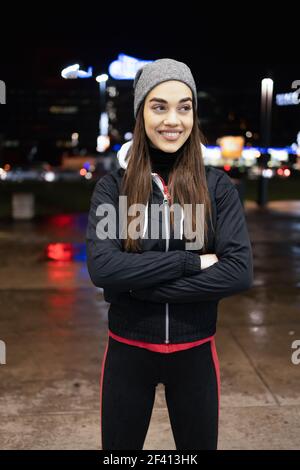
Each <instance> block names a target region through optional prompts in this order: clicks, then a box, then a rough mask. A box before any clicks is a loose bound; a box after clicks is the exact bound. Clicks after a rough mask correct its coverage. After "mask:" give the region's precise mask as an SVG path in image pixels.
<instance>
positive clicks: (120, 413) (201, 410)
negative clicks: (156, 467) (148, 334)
mask: <svg viewBox="0 0 300 470" xmlns="http://www.w3.org/2000/svg"><path fill="white" fill-rule="evenodd" d="M158 383H163V384H164V385H165V396H166V402H167V407H168V412H169V417H170V423H171V427H172V432H173V436H174V440H175V444H176V449H177V450H192V449H193V450H203V449H210V450H215V449H216V448H217V440H218V418H219V391H220V388H219V387H220V382H219V363H218V358H217V353H216V349H215V342H214V339H212V340H210V341H208V342H206V343H203V344H201V345H200V346H195V347H193V348H191V349H186V350H183V351H177V352H173V353H168V354H165V353H160V352H153V351H149V350H147V349H144V348H140V347H137V346H132V345H129V344H125V343H121V342H120V341H117V340H115V339H114V338H112V337H110V336H109V337H108V341H107V345H106V349H105V353H104V358H103V362H102V371H101V378H100V421H101V436H102V449H103V450H125V449H126V450H137V449H143V445H144V441H145V438H146V435H147V431H148V427H149V423H150V419H151V414H152V409H153V404H154V400H155V387H156V385H157V384H158Z"/></svg>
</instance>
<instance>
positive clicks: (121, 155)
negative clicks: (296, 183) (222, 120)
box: [117, 140, 206, 238]
mask: <svg viewBox="0 0 300 470" xmlns="http://www.w3.org/2000/svg"><path fill="white" fill-rule="evenodd" d="M132 143H133V140H129V141H128V142H126V143H125V144H123V145H122V147H121V148H120V150H119V151H118V153H117V159H118V162H119V165H120V167H121V168H123V169H124V170H126V168H127V166H128V160H127V161H126V156H127V153H128V151H129V149H130V147H131V145H132ZM201 148H202V152H203V155H204V154H205V151H206V147H205V146H204V145H203V144H201ZM151 175H152V179H153V180H154V182H155V183H156V184H157V186H158V187H159V189H160V190H161V192H162V194H164V188H163V184H162V182H161V179H160V178H159V176H158V175H157V173H151ZM148 206H149V202H147V205H146V209H145V224H144V230H143V238H144V236H145V233H146V231H147V226H148ZM181 210H182V216H181V221H180V238H182V233H183V219H184V213H183V209H182V208H181Z"/></svg>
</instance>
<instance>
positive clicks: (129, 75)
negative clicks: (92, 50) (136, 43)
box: [108, 54, 153, 80]
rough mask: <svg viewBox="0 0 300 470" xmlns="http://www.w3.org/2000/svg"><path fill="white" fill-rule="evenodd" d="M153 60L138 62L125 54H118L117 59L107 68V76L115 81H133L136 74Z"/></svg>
mask: <svg viewBox="0 0 300 470" xmlns="http://www.w3.org/2000/svg"><path fill="white" fill-rule="evenodd" d="M150 62H153V60H140V59H136V58H135V57H130V56H128V55H126V54H119V55H118V59H117V60H114V61H113V62H111V64H110V65H109V67H108V71H109V74H110V76H111V77H112V78H114V79H115V80H133V79H134V77H135V75H136V72H137V71H138V70H139V69H140V68H141V67H143V66H144V65H145V64H148V63H150Z"/></svg>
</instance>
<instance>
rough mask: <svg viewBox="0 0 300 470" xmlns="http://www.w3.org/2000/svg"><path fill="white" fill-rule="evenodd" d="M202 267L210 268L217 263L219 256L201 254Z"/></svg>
mask: <svg viewBox="0 0 300 470" xmlns="http://www.w3.org/2000/svg"><path fill="white" fill-rule="evenodd" d="M200 260H201V269H206V268H209V266H212V265H213V264H215V263H217V261H218V258H217V256H216V255H215V254H213V253H211V254H207V255H200Z"/></svg>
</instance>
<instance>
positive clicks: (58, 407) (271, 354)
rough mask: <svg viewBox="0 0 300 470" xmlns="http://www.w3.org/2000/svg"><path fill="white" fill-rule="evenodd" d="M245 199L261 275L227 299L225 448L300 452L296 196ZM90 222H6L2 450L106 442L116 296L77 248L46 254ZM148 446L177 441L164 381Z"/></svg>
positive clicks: (0, 235)
mask: <svg viewBox="0 0 300 470" xmlns="http://www.w3.org/2000/svg"><path fill="white" fill-rule="evenodd" d="M245 208H246V216H247V221H248V227H249V232H250V237H251V241H252V245H253V253H254V274H255V280H254V287H253V288H252V289H251V290H250V291H247V292H245V293H242V294H240V295H236V296H234V297H231V298H228V299H224V300H222V302H221V303H220V310H219V323H218V333H217V336H216V345H217V350H218V354H219V360H220V367H221V410H220V434H219V448H220V449H299V448H300V364H299V365H295V364H293V363H292V361H291V355H292V352H293V350H292V347H291V346H292V342H293V341H294V340H300V203H299V202H292V203H289V202H287V201H286V202H285V203H276V202H272V203H271V204H270V206H269V207H268V209H266V210H258V209H257V208H256V206H255V204H253V203H246V206H245ZM86 220H87V219H86V215H85V214H84V215H81V216H75V217H73V216H70V215H62V216H55V217H52V218H48V219H46V220H44V221H43V222H38V223H34V222H18V223H17V222H15V223H5V224H4V223H1V221H0V259H1V263H0V340H3V341H5V344H6V364H2V365H0V379H1V380H0V448H2V449H100V448H101V440H100V414H99V380H100V370H101V363H102V359H103V354H104V350H105V346H106V340H107V309H108V304H107V303H106V302H105V301H104V300H103V297H102V294H101V289H97V288H95V287H94V286H93V285H92V284H91V281H90V279H89V276H88V273H87V269H86V265H85V261H84V260H83V259H82V258H80V256H79V257H77V258H76V257H75V258H72V259H71V260H66V261H54V260H46V252H45V247H46V246H47V244H49V243H60V244H63V243H74V244H77V246H79V247H80V246H82V244H83V243H84V236H85V227H86ZM58 248H59V249H58ZM55 250H56V252H58V253H61V246H56V248H55ZM57 250H58V251H57ZM299 357H300V355H299ZM144 449H147V450H150V449H154V450H155V449H161V450H164V449H175V445H174V440H173V436H172V432H171V428H170V422H169V417H168V412H167V407H166V402H165V398H164V388H163V385H162V384H159V385H158V387H157V389H156V399H155V405H154V409H153V413H152V418H151V423H150V427H149V430H148V434H147V438H146V442H145V446H144Z"/></svg>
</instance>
